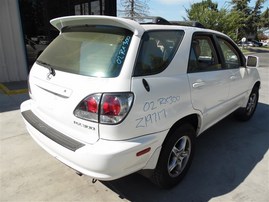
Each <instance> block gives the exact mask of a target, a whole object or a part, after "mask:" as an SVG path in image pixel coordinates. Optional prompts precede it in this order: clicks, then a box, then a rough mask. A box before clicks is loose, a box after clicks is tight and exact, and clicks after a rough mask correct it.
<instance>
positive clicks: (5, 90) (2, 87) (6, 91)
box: [0, 83, 28, 95]
mask: <svg viewBox="0 0 269 202" xmlns="http://www.w3.org/2000/svg"><path fill="white" fill-rule="evenodd" d="M0 91H2V92H3V93H4V94H6V95H16V94H23V93H27V92H28V89H18V90H9V89H8V88H7V87H6V86H5V85H4V84H2V83H0Z"/></svg>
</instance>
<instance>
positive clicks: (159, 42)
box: [134, 30, 184, 76]
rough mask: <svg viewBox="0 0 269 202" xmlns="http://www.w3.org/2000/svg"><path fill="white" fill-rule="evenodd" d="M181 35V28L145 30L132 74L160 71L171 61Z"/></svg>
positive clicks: (182, 34)
mask: <svg viewBox="0 0 269 202" xmlns="http://www.w3.org/2000/svg"><path fill="white" fill-rule="evenodd" d="M183 36H184V31H182V30H171V31H169V30H168V31H150V32H146V33H145V34H144V35H143V37H142V42H141V46H140V50H139V55H138V58H137V62H136V66H135V71H134V76H145V75H152V74H157V73H160V72H162V71H163V70H164V69H165V68H166V67H167V66H168V65H169V64H170V62H171V61H172V59H173V57H174V55H175V53H176V51H177V49H178V47H179V45H180V43H181V40H182V38H183Z"/></svg>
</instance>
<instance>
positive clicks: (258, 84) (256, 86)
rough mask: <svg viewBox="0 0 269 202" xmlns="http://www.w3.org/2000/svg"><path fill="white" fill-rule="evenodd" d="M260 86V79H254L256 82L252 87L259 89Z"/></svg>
mask: <svg viewBox="0 0 269 202" xmlns="http://www.w3.org/2000/svg"><path fill="white" fill-rule="evenodd" d="M260 87H261V81H256V83H255V84H254V86H253V88H258V89H260Z"/></svg>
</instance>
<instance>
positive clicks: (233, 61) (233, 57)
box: [218, 38, 241, 69]
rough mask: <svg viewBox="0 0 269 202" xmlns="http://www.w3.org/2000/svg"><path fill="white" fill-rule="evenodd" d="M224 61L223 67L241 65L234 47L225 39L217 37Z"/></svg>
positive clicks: (229, 67) (230, 67)
mask: <svg viewBox="0 0 269 202" xmlns="http://www.w3.org/2000/svg"><path fill="white" fill-rule="evenodd" d="M218 41H219V44H220V47H221V50H222V53H223V56H224V62H225V68H227V69H233V68H239V67H240V65H241V62H240V56H239V54H238V53H237V51H236V50H235V49H234V47H233V46H232V45H231V44H230V43H229V42H228V41H226V40H224V39H221V38H218Z"/></svg>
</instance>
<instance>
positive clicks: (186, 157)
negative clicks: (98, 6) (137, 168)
mask: <svg viewBox="0 0 269 202" xmlns="http://www.w3.org/2000/svg"><path fill="white" fill-rule="evenodd" d="M194 137H195V130H194V129H193V127H192V126H191V125H190V124H182V125H180V126H179V127H178V128H177V129H175V130H174V131H171V132H170V134H168V137H167V139H166V140H165V141H164V144H163V146H162V150H161V153H160V157H159V160H158V163H157V166H156V168H155V170H154V171H153V175H152V176H151V180H152V181H153V183H155V184H156V185H158V186H159V187H161V188H166V189H168V188H172V187H173V186H175V185H177V184H178V183H179V182H180V181H181V180H182V179H183V177H184V176H185V175H186V173H187V171H188V169H189V167H190V165H191V162H192V158H193V154H194Z"/></svg>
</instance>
